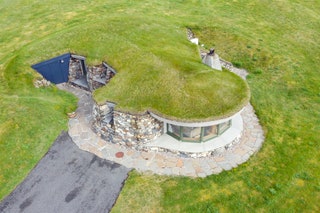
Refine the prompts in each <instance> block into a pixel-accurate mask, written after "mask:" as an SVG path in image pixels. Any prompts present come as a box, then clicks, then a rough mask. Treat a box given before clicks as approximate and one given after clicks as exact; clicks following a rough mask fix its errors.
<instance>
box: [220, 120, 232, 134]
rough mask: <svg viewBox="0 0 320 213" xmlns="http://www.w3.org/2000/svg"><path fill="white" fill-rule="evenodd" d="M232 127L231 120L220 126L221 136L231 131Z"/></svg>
mask: <svg viewBox="0 0 320 213" xmlns="http://www.w3.org/2000/svg"><path fill="white" fill-rule="evenodd" d="M230 126H231V120H229V121H227V122H224V123H221V124H219V134H222V133H223V132H224V131H226V130H227V129H229V127H230Z"/></svg>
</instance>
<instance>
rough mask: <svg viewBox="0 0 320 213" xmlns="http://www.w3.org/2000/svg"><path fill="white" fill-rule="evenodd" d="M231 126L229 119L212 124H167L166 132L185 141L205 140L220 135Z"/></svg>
mask: <svg viewBox="0 0 320 213" xmlns="http://www.w3.org/2000/svg"><path fill="white" fill-rule="evenodd" d="M230 126H231V120H229V121H227V122H224V123H221V124H218V125H213V126H203V127H186V126H178V125H173V124H167V133H168V134H169V135H171V136H172V137H174V138H176V139H178V140H181V141H185V142H205V141H208V140H210V139H212V138H215V137H217V136H218V135H221V134H222V133H223V132H225V131H226V130H227V129H229V127H230Z"/></svg>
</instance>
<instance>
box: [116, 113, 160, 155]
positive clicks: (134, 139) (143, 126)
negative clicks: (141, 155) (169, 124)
mask: <svg viewBox="0 0 320 213" xmlns="http://www.w3.org/2000/svg"><path fill="white" fill-rule="evenodd" d="M113 115H114V117H113V119H114V129H115V135H114V142H117V143H119V144H122V145H126V146H128V147H132V148H135V149H137V150H140V149H143V148H144V146H143V145H144V144H146V143H148V142H150V141H151V140H154V139H155V138H157V137H159V136H161V135H162V134H163V123H162V122H160V121H158V120H156V119H155V118H153V117H151V116H150V115H149V114H144V115H131V114H128V113H122V112H117V111H114V114H113Z"/></svg>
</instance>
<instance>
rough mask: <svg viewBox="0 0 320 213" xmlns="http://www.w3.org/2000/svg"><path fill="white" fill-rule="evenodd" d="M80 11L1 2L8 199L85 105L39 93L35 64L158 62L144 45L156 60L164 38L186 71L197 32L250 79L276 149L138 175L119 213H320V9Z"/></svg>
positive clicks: (137, 4)
mask: <svg viewBox="0 0 320 213" xmlns="http://www.w3.org/2000/svg"><path fill="white" fill-rule="evenodd" d="M68 2H69V3H68V4H66V3H64V1H61V0H60V1H59V0H49V1H32V3H30V1H27V0H25V1H23V0H22V1H17V0H11V1H8V0H4V1H1V3H0V28H1V31H0V48H1V51H0V91H1V94H0V162H1V163H0V198H3V197H4V196H5V195H7V194H8V193H10V191H11V190H13V189H14V187H15V186H16V185H17V184H18V183H19V182H20V181H22V180H23V178H24V177H25V176H26V175H27V173H28V172H29V171H30V169H31V168H33V167H34V166H35V164H36V163H37V162H38V160H39V159H40V158H41V157H42V156H43V155H44V154H45V153H46V151H47V150H48V147H50V144H51V143H52V142H53V141H54V139H55V138H56V137H57V136H58V134H59V133H60V131H61V130H66V128H67V116H66V113H67V112H71V111H73V110H74V109H75V106H76V104H75V103H76V99H75V98H74V97H73V96H71V95H69V94H67V93H64V92H62V91H59V90H57V89H56V88H55V87H50V88H43V89H36V88H34V87H33V85H32V81H33V79H34V78H35V77H36V76H37V75H36V73H35V72H34V71H33V70H32V69H31V68H30V65H31V64H33V63H37V62H39V61H42V60H45V59H48V58H50V57H54V56H56V55H58V54H62V53H65V52H68V51H70V52H76V53H78V54H82V55H85V56H87V58H88V62H89V63H90V64H99V63H101V61H102V60H106V61H107V62H109V63H110V64H112V65H115V67H117V65H120V64H121V63H122V61H123V60H124V59H127V60H129V62H130V61H134V60H135V59H132V56H137V58H136V60H141V57H142V58H145V57H146V58H148V60H152V57H150V56H149V55H148V54H147V52H146V53H145V54H147V55H146V56H145V55H140V54H142V52H143V51H141V48H142V50H150V51H151V52H152V51H153V50H152V48H153V47H152V42H154V41H155V40H157V39H158V41H159V42H163V45H157V48H160V49H158V50H157V51H158V52H159V55H160V56H162V57H163V58H161V57H160V56H159V57H158V60H160V62H159V61H158V62H159V63H165V62H166V61H165V60H164V59H166V58H167V57H170V58H171V59H170V63H171V65H172V64H173V65H174V62H175V60H176V66H177V67H178V68H179V67H180V66H182V67H183V66H195V65H194V64H193V65H190V64H184V65H181V64H179V61H181V59H180V58H175V53H177V52H179V50H177V49H176V48H178V47H181V46H180V45H182V46H183V44H184V43H183V42H182V33H181V32H182V31H183V30H184V29H185V28H186V27H190V28H192V29H193V31H194V32H195V34H196V35H197V36H198V37H199V38H200V41H201V42H202V43H203V44H204V45H205V46H206V47H207V48H210V47H211V46H215V48H216V50H217V52H218V54H219V56H220V57H222V58H224V59H226V60H228V61H231V62H233V63H234V64H235V65H237V66H239V67H243V68H245V69H247V70H248V71H249V73H250V74H249V76H248V84H249V87H250V90H251V100H250V101H251V103H252V104H253V106H254V108H255V110H256V113H257V115H258V116H259V119H260V121H261V124H262V126H263V128H264V130H265V133H266V141H265V143H264V144H263V147H262V149H261V150H260V151H259V153H257V154H256V155H255V156H253V157H252V158H251V159H250V160H249V161H248V162H247V163H245V164H243V165H241V166H239V167H238V168H236V169H233V170H232V171H228V172H223V173H221V174H220V175H212V176H210V177H207V178H204V179H190V178H184V177H162V176H156V175H141V174H137V173H136V172H132V173H131V174H130V176H129V178H128V180H127V182H126V184H125V187H124V189H123V191H122V192H121V195H120V197H119V199H118V201H117V203H116V205H115V207H114V209H113V211H114V212H319V211H320V204H319V199H320V172H319V171H320V165H319V161H320V152H319V148H320V147H319V138H320V137H319V132H320V113H319V112H320V75H319V67H320V44H319V42H318V41H319V40H320V12H319V11H320V3H319V2H318V1H293V0H292V1H285V0H283V1H273V2H272V3H271V2H270V1H213V0H212V1H209V0H208V1H201V0H199V1H195V0H193V1H192V0H189V1H183V0H181V1H178V0H177V1H155V0H149V1H124V0H119V1H112V2H111V1H102V0H97V1H84V0H77V1H68ZM126 26H127V27H126ZM137 29H138V30H137ZM157 29H158V31H156V30H157ZM148 30H149V31H148ZM139 31H141V34H140V33H139ZM140 35H144V36H142V37H140ZM147 35H148V36H147ZM172 35H177V36H181V40H180V39H179V38H172V39H174V40H173V41H178V42H181V43H179V44H178V45H177V46H176V47H175V46H173V47H172V46H171V45H170V46H168V45H165V44H170V42H171V41H169V40H166V38H171V36H172ZM128 37H130V38H131V39H127V38H128ZM185 45H189V43H187V41H185ZM128 47H130V48H128ZM139 48H140V49H139ZM188 48H191V49H192V46H188V47H187V49H188ZM183 51H185V50H183ZM170 54H173V55H170ZM190 57H191V56H190ZM191 58H192V57H191ZM153 62H155V61H153ZM190 63H195V62H190ZM148 65H149V64H148V63H145V66H148ZM139 66H142V65H141V63H140V64H139ZM184 68H188V67H184ZM155 74H156V73H155ZM115 79H116V78H115ZM146 80H147V79H146ZM127 83H128V84H130V82H127Z"/></svg>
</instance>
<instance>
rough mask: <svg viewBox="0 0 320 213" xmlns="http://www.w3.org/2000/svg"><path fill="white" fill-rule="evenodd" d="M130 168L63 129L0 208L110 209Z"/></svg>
mask: <svg viewBox="0 0 320 213" xmlns="http://www.w3.org/2000/svg"><path fill="white" fill-rule="evenodd" d="M129 171H130V169H128V168H126V167H124V166H121V165H119V164H117V163H113V162H111V161H108V160H105V159H101V158H99V157H97V156H95V155H93V154H91V153H89V152H85V151H82V150H80V149H79V148H78V147H77V146H76V145H75V144H74V143H73V142H72V139H71V138H70V137H69V135H68V133H66V132H62V133H61V135H60V136H59V137H58V138H57V139H56V141H55V142H54V144H53V145H52V147H51V148H50V150H49V151H48V153H47V154H46V155H45V156H44V157H43V158H42V159H41V161H40V162H39V163H38V165H37V166H36V167H35V168H34V169H33V170H32V171H31V172H30V174H29V175H28V176H27V177H26V179H25V180H24V181H23V182H22V183H21V184H20V185H18V186H17V188H16V189H15V190H14V191H13V192H12V193H11V194H9V195H8V196H7V197H6V198H4V199H3V200H2V201H1V203H0V212H6V213H11V212H14V213H17V212H26V213H27V212H30V213H37V212H39V213H44V212H46V213H50V212H52V213H53V212H54V213H56V212H59V213H64V212H68V213H72V212H86V213H90V212H94V213H100V212H101V213H103V212H109V211H110V210H111V208H112V206H113V205H114V203H115V201H116V199H117V198H118V195H119V193H120V191H121V188H122V186H123V184H124V181H125V180H126V179H127V176H128V172H129Z"/></svg>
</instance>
